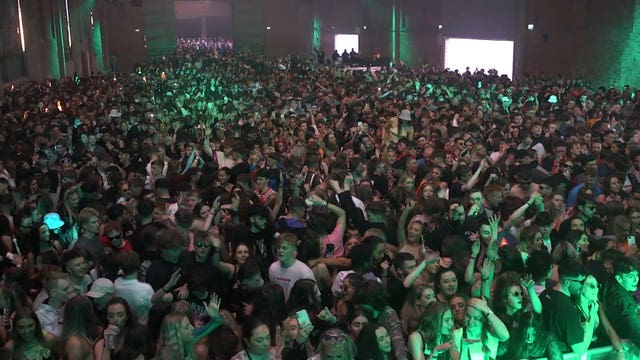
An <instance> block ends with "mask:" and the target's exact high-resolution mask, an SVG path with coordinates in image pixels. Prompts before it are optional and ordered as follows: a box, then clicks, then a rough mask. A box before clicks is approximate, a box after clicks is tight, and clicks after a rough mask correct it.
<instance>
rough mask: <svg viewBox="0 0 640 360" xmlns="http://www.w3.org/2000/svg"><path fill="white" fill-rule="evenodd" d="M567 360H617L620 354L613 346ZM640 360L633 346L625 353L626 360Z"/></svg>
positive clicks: (567, 359) (639, 353)
mask: <svg viewBox="0 0 640 360" xmlns="http://www.w3.org/2000/svg"><path fill="white" fill-rule="evenodd" d="M545 359H546V358H538V359H536V360H545ZM563 359H565V360H617V359H618V354H617V353H616V352H615V351H614V350H613V347H612V346H604V347H599V348H595V349H589V351H587V352H586V353H584V354H582V355H578V354H574V353H568V354H564V356H563ZM637 359H640V350H639V349H638V348H637V347H635V346H633V345H631V346H630V349H629V351H626V352H625V360H637Z"/></svg>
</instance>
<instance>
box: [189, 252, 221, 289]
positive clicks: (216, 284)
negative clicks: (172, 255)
mask: <svg viewBox="0 0 640 360" xmlns="http://www.w3.org/2000/svg"><path fill="white" fill-rule="evenodd" d="M180 264H181V268H182V275H183V276H189V275H190V274H191V273H193V272H197V273H198V274H199V276H205V277H206V283H207V284H208V288H207V290H208V291H209V292H215V293H216V294H218V296H223V294H224V289H225V287H226V280H225V279H224V276H222V274H221V273H220V270H218V269H217V268H216V267H215V266H213V264H212V262H211V256H208V257H207V258H206V259H205V261H203V262H198V261H197V260H196V255H195V252H188V251H185V252H183V253H182V256H181V263H180Z"/></svg>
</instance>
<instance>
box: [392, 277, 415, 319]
mask: <svg viewBox="0 0 640 360" xmlns="http://www.w3.org/2000/svg"><path fill="white" fill-rule="evenodd" d="M409 291H410V289H407V288H406V287H404V285H403V284H402V281H400V279H398V278H396V277H395V276H391V275H390V276H389V277H388V278H387V292H388V293H389V294H391V296H389V306H391V308H393V310H395V311H396V313H398V314H400V312H401V310H402V306H403V305H404V301H405V300H406V299H407V295H408V294H409Z"/></svg>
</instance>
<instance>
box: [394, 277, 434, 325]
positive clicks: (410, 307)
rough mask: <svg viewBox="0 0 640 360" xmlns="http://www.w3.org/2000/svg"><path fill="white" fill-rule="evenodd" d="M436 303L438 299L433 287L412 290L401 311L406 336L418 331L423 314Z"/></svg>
mask: <svg viewBox="0 0 640 360" xmlns="http://www.w3.org/2000/svg"><path fill="white" fill-rule="evenodd" d="M434 301H438V299H437V298H436V291H435V290H434V289H433V287H432V286H429V285H417V286H415V287H414V288H412V289H411V291H410V292H409V295H408V296H407V298H406V300H405V302H404V305H403V306H402V310H401V311H400V320H401V321H402V330H403V332H404V333H405V334H411V333H412V332H414V331H415V330H416V328H417V327H418V324H419V323H420V318H421V317H422V314H423V313H424V311H425V310H426V308H427V306H428V305H429V304H431V303H432V302H434Z"/></svg>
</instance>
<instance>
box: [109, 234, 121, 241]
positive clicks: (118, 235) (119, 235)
mask: <svg viewBox="0 0 640 360" xmlns="http://www.w3.org/2000/svg"><path fill="white" fill-rule="evenodd" d="M107 239H109V240H119V239H122V234H117V235H113V236H107Z"/></svg>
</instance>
